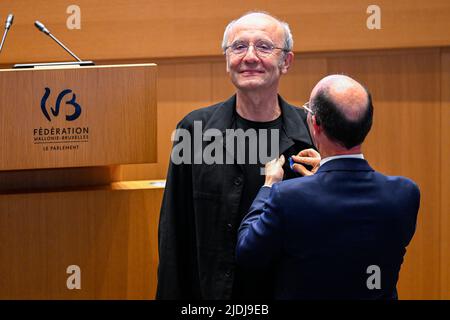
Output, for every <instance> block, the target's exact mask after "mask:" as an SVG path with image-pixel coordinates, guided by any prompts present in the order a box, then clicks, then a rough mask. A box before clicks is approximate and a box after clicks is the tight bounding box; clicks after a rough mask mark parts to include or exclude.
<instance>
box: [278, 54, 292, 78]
mask: <svg viewBox="0 0 450 320" xmlns="http://www.w3.org/2000/svg"><path fill="white" fill-rule="evenodd" d="M293 62H294V53H293V52H292V51H289V52H285V53H284V57H283V61H282V63H281V65H280V70H281V74H286V73H287V72H288V70H289V67H290V66H291V65H292V63H293Z"/></svg>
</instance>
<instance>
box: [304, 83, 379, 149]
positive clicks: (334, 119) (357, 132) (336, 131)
mask: <svg viewBox="0 0 450 320" xmlns="http://www.w3.org/2000/svg"><path fill="white" fill-rule="evenodd" d="M364 89H365V90H366V93H367V105H366V108H365V111H364V113H363V114H361V116H360V117H359V118H358V119H357V120H349V119H348V118H347V117H346V116H345V114H344V113H343V112H342V111H341V110H342V109H341V108H339V105H338V104H336V103H335V102H334V101H333V99H332V98H331V97H330V94H329V92H328V90H327V88H323V89H320V90H319V91H318V92H317V94H316V96H315V97H314V98H313V99H312V101H311V102H312V106H311V107H312V110H313V111H314V114H315V116H316V120H317V121H318V123H317V124H319V125H320V126H321V127H322V128H323V129H324V131H325V133H326V135H327V136H328V138H330V139H331V140H333V141H335V142H337V143H339V144H341V145H342V146H344V147H345V148H347V149H351V148H353V147H355V146H357V145H360V144H361V143H362V142H363V141H364V139H365V138H366V136H367V134H368V133H369V131H370V128H371V127H372V118H373V105H372V96H371V94H370V92H369V91H368V90H367V89H366V88H364Z"/></svg>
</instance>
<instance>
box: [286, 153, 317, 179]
mask: <svg viewBox="0 0 450 320" xmlns="http://www.w3.org/2000/svg"><path fill="white" fill-rule="evenodd" d="M292 160H294V161H295V163H294V164H293V165H292V169H294V171H295V172H297V173H299V174H301V175H302V176H312V175H313V174H315V173H316V172H317V170H318V169H319V166H320V160H321V158H320V154H319V153H318V152H317V151H316V150H314V149H305V150H302V151H300V152H299V153H298V154H297V155H296V156H292ZM302 163H303V164H307V165H309V166H311V167H312V169H311V170H308V169H306V168H305V166H304V165H302Z"/></svg>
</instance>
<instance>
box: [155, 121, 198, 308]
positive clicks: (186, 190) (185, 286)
mask: <svg viewBox="0 0 450 320" xmlns="http://www.w3.org/2000/svg"><path fill="white" fill-rule="evenodd" d="M179 128H180V125H178V126H177V129H179ZM178 143H180V142H178ZM176 145H177V142H175V143H174V147H175V146H176ZM192 201H193V200H192V170H191V165H190V164H185V163H183V164H175V163H173V162H172V158H171V160H170V161H169V169H168V174H167V181H166V188H165V190H164V196H163V200H162V205H161V211H160V219H159V228H158V250H159V265H158V286H157V291H156V299H170V300H172V299H185V298H193V297H194V295H193V293H192V290H193V286H192V282H193V280H192V275H193V274H195V270H194V268H195V266H194V264H193V263H192V261H193V260H194V261H195V258H194V257H195V253H192V252H191V251H192V250H193V249H192V248H193V247H195V246H192V245H191V243H192V237H193V235H194V234H195V230H194V229H193V226H192V224H191V220H192V219H191V217H192V216H193V202H192Z"/></svg>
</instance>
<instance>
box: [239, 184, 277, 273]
mask: <svg viewBox="0 0 450 320" xmlns="http://www.w3.org/2000/svg"><path fill="white" fill-rule="evenodd" d="M281 216H282V212H281V208H280V200H279V191H278V186H277V184H274V185H273V186H272V188H269V187H262V188H261V190H260V191H259V193H258V195H257V196H256V198H255V200H254V201H253V204H252V206H251V207H250V210H249V213H248V214H247V216H246V217H245V218H244V220H242V223H241V226H240V228H239V232H238V241H237V248H236V260H237V263H238V264H240V265H242V266H244V267H250V268H258V267H259V268H264V267H267V266H268V265H270V263H271V262H272V261H274V260H275V259H277V257H278V256H279V254H280V251H281V248H282V234H283V231H282V227H283V226H282V218H281Z"/></svg>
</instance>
